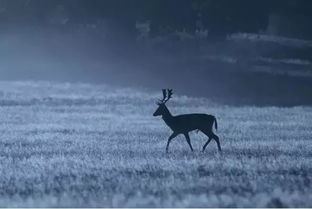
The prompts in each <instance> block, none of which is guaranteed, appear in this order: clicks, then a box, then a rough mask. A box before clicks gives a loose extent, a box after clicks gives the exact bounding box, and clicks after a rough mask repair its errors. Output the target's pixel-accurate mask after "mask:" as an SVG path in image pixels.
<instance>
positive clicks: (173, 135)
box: [166, 133, 178, 152]
mask: <svg viewBox="0 0 312 209" xmlns="http://www.w3.org/2000/svg"><path fill="white" fill-rule="evenodd" d="M177 135H178V134H177V133H172V134H171V136H170V137H169V138H168V142H167V146H166V152H168V150H169V144H170V142H171V140H172V139H173V138H174V137H176V136H177Z"/></svg>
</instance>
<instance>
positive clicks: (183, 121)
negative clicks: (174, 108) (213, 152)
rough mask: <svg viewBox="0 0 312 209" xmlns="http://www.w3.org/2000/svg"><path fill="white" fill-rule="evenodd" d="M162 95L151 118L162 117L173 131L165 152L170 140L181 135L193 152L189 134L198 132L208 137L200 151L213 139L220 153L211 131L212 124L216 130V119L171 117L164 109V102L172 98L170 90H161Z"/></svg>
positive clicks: (217, 140)
mask: <svg viewBox="0 0 312 209" xmlns="http://www.w3.org/2000/svg"><path fill="white" fill-rule="evenodd" d="M162 93H163V99H161V100H159V102H158V103H157V105H158V108H157V110H156V111H155V113H154V114H153V116H162V119H163V120H164V121H165V123H166V124H167V126H169V127H170V129H171V130H172V131H173V133H172V134H171V136H170V137H169V138H168V142H167V146H166V152H168V149H169V144H170V142H171V140H172V139H173V138H175V137H176V136H178V135H179V134H183V135H184V136H185V138H186V141H187V143H188V145H189V146H190V148H191V150H192V151H193V147H192V144H191V139H190V136H189V132H191V131H194V130H199V131H201V132H203V133H204V134H205V135H206V136H208V141H207V142H206V143H205V145H204V146H203V149H202V151H205V149H206V147H207V145H208V144H209V143H210V141H211V140H212V139H214V140H215V141H216V142H217V145H218V150H219V152H221V145H220V141H219V137H218V136H217V135H216V134H214V133H213V131H212V128H213V124H215V129H216V130H217V129H218V124H217V120H216V118H215V117H214V116H213V115H207V114H184V115H177V116H173V115H172V114H171V113H170V111H169V109H168V108H167V107H166V102H168V101H169V100H170V99H171V97H172V94H173V92H172V89H163V90H162Z"/></svg>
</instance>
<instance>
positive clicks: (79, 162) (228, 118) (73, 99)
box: [0, 82, 312, 207]
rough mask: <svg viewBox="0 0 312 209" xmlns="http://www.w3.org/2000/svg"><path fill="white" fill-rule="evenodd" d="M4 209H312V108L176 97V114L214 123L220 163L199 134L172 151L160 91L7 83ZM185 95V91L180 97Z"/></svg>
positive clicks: (0, 193) (1, 179)
mask: <svg viewBox="0 0 312 209" xmlns="http://www.w3.org/2000/svg"><path fill="white" fill-rule="evenodd" d="M0 89H1V90H0V115H1V120H0V133H1V137H0V206H1V207H6V206H10V207H14V206H33V207H35V206H36V207H39V206H41V207H44V206H49V207H57V206H62V207H66V206H71V207H79V206H86V207H93V206H100V207H124V206H126V207H134V206H135V207H140V206H144V207H148V206H152V207H254V206H256V207H278V206H284V207H287V206H290V207H306V206H309V207H312V176H311V173H312V141H311V140H312V137H311V136H312V108H311V107H300V106H298V107H292V108H279V107H251V106H244V107H232V106H219V105H217V104H214V103H212V102H211V101H208V100H206V99H200V98H189V97H185V96H181V95H174V98H173V99H172V101H170V102H168V108H169V109H170V110H171V112H172V113H173V114H174V115H175V114H182V113H192V112H204V113H208V114H213V115H215V116H216V117H217V120H218V125H219V130H218V131H217V134H218V135H219V136H220V141H221V146H222V148H223V153H222V155H220V154H218V152H217V145H216V143H214V142H212V143H210V144H209V146H208V147H207V149H206V152H205V153H202V152H200V150H201V148H202V146H203V144H204V143H205V142H206V138H205V136H204V135H203V134H201V133H198V134H197V133H195V132H194V133H192V134H191V140H192V144H193V147H194V149H195V151H194V152H193V153H192V152H191V151H190V150H189V147H188V145H187V143H186V141H185V139H184V138H183V137H182V136H179V137H177V138H176V139H174V140H173V141H172V143H171V145H170V152H169V153H168V154H166V153H165V146H166V142H167V138H168V136H169V135H170V130H169V129H168V128H167V127H166V126H165V124H164V123H163V121H162V120H161V118H154V117H152V114H153V112H154V110H155V109H156V105H155V101H156V99H158V98H159V97H161V92H160V91H159V92H158V91H157V92H148V91H146V90H133V89H121V88H120V89H114V88H112V87H109V86H105V85H86V84H68V83H47V82H0ZM176 93H177V94H178V90H177V92H176Z"/></svg>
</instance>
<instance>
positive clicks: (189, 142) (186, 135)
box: [184, 133, 194, 152]
mask: <svg viewBox="0 0 312 209" xmlns="http://www.w3.org/2000/svg"><path fill="white" fill-rule="evenodd" d="M184 136H185V138H186V141H187V143H188V145H189V146H190V148H191V150H192V152H193V151H194V150H193V147H192V144H191V139H190V136H189V134H188V133H185V134H184Z"/></svg>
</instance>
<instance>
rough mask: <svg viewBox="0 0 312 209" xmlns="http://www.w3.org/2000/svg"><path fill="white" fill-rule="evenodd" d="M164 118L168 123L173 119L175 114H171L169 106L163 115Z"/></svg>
mask: <svg viewBox="0 0 312 209" xmlns="http://www.w3.org/2000/svg"><path fill="white" fill-rule="evenodd" d="M162 118H163V120H164V121H165V123H166V124H167V125H169V124H170V123H171V121H172V118H173V116H172V115H171V113H170V111H169V110H168V108H167V107H166V109H165V111H164V113H163V115H162Z"/></svg>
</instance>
